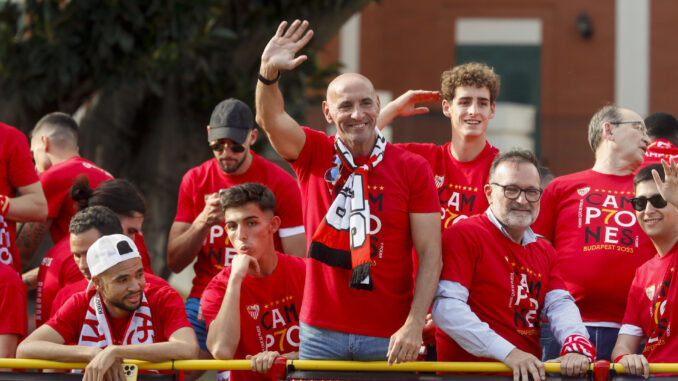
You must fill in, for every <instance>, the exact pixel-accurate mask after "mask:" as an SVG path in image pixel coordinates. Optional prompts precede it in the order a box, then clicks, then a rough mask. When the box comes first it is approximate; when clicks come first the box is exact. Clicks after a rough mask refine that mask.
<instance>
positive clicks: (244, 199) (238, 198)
mask: <svg viewBox="0 0 678 381" xmlns="http://www.w3.org/2000/svg"><path fill="white" fill-rule="evenodd" d="M219 201H220V202H221V210H222V211H224V212H225V211H226V209H229V208H237V207H239V206H243V205H245V204H249V203H250V202H253V203H255V204H257V205H258V206H259V209H261V210H262V211H264V212H265V211H271V212H273V211H274V209H275V196H274V195H273V192H271V190H270V189H268V188H267V187H266V186H264V185H262V184H259V183H244V184H239V185H236V186H232V187H229V188H226V189H222V190H221V191H219Z"/></svg>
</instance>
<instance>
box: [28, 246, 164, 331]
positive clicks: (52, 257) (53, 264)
mask: <svg viewBox="0 0 678 381" xmlns="http://www.w3.org/2000/svg"><path fill="white" fill-rule="evenodd" d="M134 243H136V245H137V248H138V249H139V254H141V261H142V263H143V265H144V271H145V272H146V273H150V274H153V270H152V269H151V260H150V257H149V255H148V251H147V250H146V245H145V244H144V237H143V235H141V234H140V233H138V234H136V235H135V236H134ZM83 279H85V277H84V276H83V275H82V272H80V269H79V268H78V265H77V264H76V263H75V260H74V259H73V254H72V253H71V246H70V241H69V237H65V238H63V239H62V240H61V241H59V242H58V243H57V244H56V245H54V246H53V247H52V248H51V249H50V250H49V251H48V252H47V253H46V254H45V257H44V258H43V259H42V262H41V263H40V268H39V269H38V284H37V289H36V298H35V326H36V327H39V326H41V325H42V324H43V323H44V322H45V321H47V319H48V318H49V317H50V316H52V305H53V302H54V298H55V296H56V295H57V293H58V292H59V291H60V290H62V289H63V288H64V287H65V286H67V285H69V284H71V283H75V282H78V281H80V280H83ZM86 287H87V283H85V287H83V288H82V289H78V291H83V290H84V289H85V288H86ZM69 295H70V294H69ZM57 305H59V304H57Z"/></svg>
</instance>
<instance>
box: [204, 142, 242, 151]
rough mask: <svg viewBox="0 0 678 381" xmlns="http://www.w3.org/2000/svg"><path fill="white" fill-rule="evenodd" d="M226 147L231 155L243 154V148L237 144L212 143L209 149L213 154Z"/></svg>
mask: <svg viewBox="0 0 678 381" xmlns="http://www.w3.org/2000/svg"><path fill="white" fill-rule="evenodd" d="M226 147H228V148H230V150H231V151H232V152H233V153H241V152H245V146H244V145H242V144H238V143H233V144H227V143H226V142H219V141H217V142H214V143H211V144H210V149H211V150H212V151H214V152H221V151H223V150H224V149H225V148H226Z"/></svg>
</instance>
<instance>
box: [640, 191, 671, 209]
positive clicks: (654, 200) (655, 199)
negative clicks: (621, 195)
mask: <svg viewBox="0 0 678 381" xmlns="http://www.w3.org/2000/svg"><path fill="white" fill-rule="evenodd" d="M648 201H649V202H650V204H652V206H654V207H655V208H657V209H662V208H664V207H666V205H667V202H666V200H664V197H662V196H661V195H660V194H655V195H653V196H650V197H645V196H640V197H634V198H632V199H631V205H633V209H635V210H636V211H638V212H642V211H643V210H645V207H646V206H647V202H648Z"/></svg>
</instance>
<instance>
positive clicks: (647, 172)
mask: <svg viewBox="0 0 678 381" xmlns="http://www.w3.org/2000/svg"><path fill="white" fill-rule="evenodd" d="M653 169H656V170H657V172H658V173H659V178H660V179H662V181H664V166H662V165H661V164H649V165H646V166H644V167H643V168H641V169H640V171H638V173H636V176H635V177H634V178H633V188H634V189H635V188H636V187H637V186H638V184H640V183H642V182H644V181H650V180H652V181H654V177H652V170H653Z"/></svg>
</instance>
